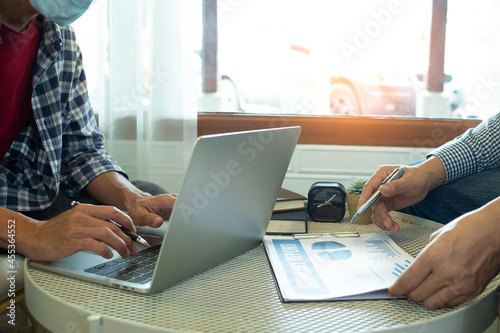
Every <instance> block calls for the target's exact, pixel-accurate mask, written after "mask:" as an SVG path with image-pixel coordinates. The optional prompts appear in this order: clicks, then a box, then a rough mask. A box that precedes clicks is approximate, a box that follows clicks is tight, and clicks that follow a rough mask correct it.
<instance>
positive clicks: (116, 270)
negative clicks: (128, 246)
mask: <svg viewBox="0 0 500 333" xmlns="http://www.w3.org/2000/svg"><path fill="white" fill-rule="evenodd" d="M160 246H161V244H159V245H155V246H152V247H149V248H147V249H144V250H142V251H140V252H139V253H138V254H137V255H136V256H135V257H132V256H130V257H128V258H118V259H114V260H110V261H107V262H105V263H102V264H99V265H95V266H93V267H90V268H87V269H86V270H85V272H87V273H93V274H97V275H101V276H106V277H109V278H115V279H118V280H122V281H128V282H133V283H139V284H144V283H148V282H150V281H151V279H152V277H153V271H154V269H155V265H156V261H157V259H158V253H159V251H160Z"/></svg>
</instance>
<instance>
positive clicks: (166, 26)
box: [73, 0, 201, 192]
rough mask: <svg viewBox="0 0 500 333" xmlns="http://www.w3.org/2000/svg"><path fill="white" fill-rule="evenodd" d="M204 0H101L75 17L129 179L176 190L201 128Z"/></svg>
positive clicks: (97, 98)
mask: <svg viewBox="0 0 500 333" xmlns="http://www.w3.org/2000/svg"><path fill="white" fill-rule="evenodd" d="M200 5H201V1H199V0H198V1H194V0H182V1H180V0H98V1H97V2H96V3H95V4H94V6H93V7H92V8H91V9H90V10H89V12H87V13H86V14H85V15H84V16H83V17H82V18H80V19H79V20H78V21H77V22H75V23H74V24H73V27H74V28H75V31H76V34H77V38H78V40H79V42H80V45H81V48H82V52H83V56H84V65H85V68H86V72H87V79H88V86H89V93H90V98H91V102H92V105H93V107H94V111H95V112H96V114H97V116H98V120H99V126H100V128H101V130H102V131H103V132H104V133H105V135H106V149H107V150H108V151H109V152H110V153H111V154H112V155H113V156H114V157H115V159H116V160H117V161H118V162H119V163H120V165H121V166H122V167H123V168H124V169H125V171H126V172H127V173H128V174H129V176H130V178H131V179H141V180H149V181H152V182H155V183H157V184H159V185H161V186H163V187H165V188H166V189H167V190H168V191H170V192H176V191H178V189H179V187H180V182H181V180H182V175H183V174H184V170H185V167H186V166H187V162H188V159H189V156H190V152H191V149H192V146H193V144H194V141H195V140H196V136H197V128H196V124H197V115H196V94H197V91H196V90H197V87H198V86H199V84H198V82H199V81H198V80H197V78H198V77H199V73H200V69H199V68H200V60H199V56H197V54H196V53H195V50H197V49H199V45H201V7H200ZM198 28H199V29H198Z"/></svg>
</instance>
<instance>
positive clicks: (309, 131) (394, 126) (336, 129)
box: [198, 112, 481, 148]
mask: <svg viewBox="0 0 500 333" xmlns="http://www.w3.org/2000/svg"><path fill="white" fill-rule="evenodd" d="M480 122H481V121H480V120H477V119H474V120H471V119H437V118H436V119H435V118H416V117H369V116H303V115H256V114H244V113H224V112H218V113H217V112H199V113H198V135H199V136H201V135H209V134H219V133H228V132H235V131H245V130H255V129H264V128H273V127H284V126H301V127H302V132H301V135H300V138H299V144H319V145H350V146H382V147H419V148H436V147H439V146H440V145H442V144H444V143H446V142H448V141H450V140H453V139H454V138H456V137H457V136H459V135H461V134H462V133H464V132H465V131H466V130H467V129H469V128H473V127H476V126H477V125H478V124H479V123H480Z"/></svg>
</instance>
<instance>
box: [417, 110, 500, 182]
mask: <svg viewBox="0 0 500 333" xmlns="http://www.w3.org/2000/svg"><path fill="white" fill-rule="evenodd" d="M430 156H437V157H438V158H439V159H440V160H441V162H442V163H443V165H444V168H445V171H446V183H449V182H452V181H454V180H457V179H459V178H463V177H466V176H468V175H471V174H474V173H478V172H481V171H484V170H488V169H492V168H495V167H498V166H499V165H500V113H498V114H496V115H495V116H492V117H490V118H489V119H487V120H485V121H483V122H482V123H481V124H479V125H478V126H477V127H475V128H471V129H469V130H467V131H466V132H465V133H464V134H462V135H460V136H459V137H457V138H456V139H454V140H452V141H450V142H448V143H446V144H444V145H442V146H441V147H439V148H436V149H435V150H433V151H432V152H430V153H429V154H428V155H427V157H430Z"/></svg>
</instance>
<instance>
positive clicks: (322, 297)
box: [264, 232, 413, 302]
mask: <svg viewBox="0 0 500 333" xmlns="http://www.w3.org/2000/svg"><path fill="white" fill-rule="evenodd" d="M340 235H341V234H338V235H337V236H335V235H321V236H319V237H316V238H314V236H310V237H312V238H305V237H304V236H303V235H297V236H296V237H295V238H294V237H293V236H266V237H265V238H264V246H265V249H266V252H267V256H268V258H269V261H270V263H271V266H272V269H273V272H274V275H275V278H276V281H277V284H278V289H279V291H280V293H281V297H282V300H283V301H284V302H304V301H333V300H362V299H387V298H392V297H391V296H390V295H389V293H388V291H387V289H388V288H389V287H390V286H391V285H392V284H393V283H394V281H395V280H396V279H397V278H398V277H399V275H400V274H401V273H402V272H403V271H404V270H405V269H406V268H407V267H409V265H410V264H411V263H412V262H413V258H412V257H411V256H410V255H408V254H407V253H405V252H404V251H403V250H402V249H401V248H400V247H399V246H398V245H397V244H396V243H395V242H394V241H393V240H392V239H391V238H390V237H389V236H388V235H387V234H385V233H383V232H380V233H369V234H360V235H359V237H339V236H340ZM342 236H345V235H342Z"/></svg>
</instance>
